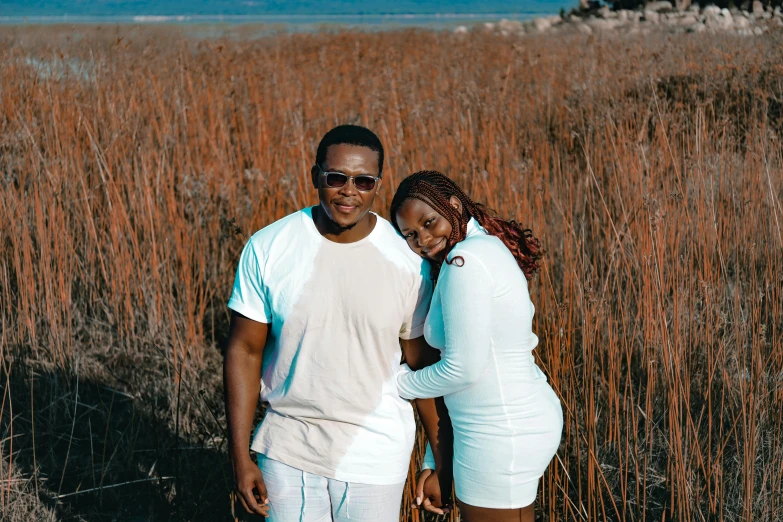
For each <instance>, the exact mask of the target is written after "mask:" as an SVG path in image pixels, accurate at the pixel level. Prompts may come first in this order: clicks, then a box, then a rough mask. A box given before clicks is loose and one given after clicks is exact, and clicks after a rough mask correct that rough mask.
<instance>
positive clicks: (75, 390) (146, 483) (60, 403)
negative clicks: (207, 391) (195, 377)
mask: <svg viewBox="0 0 783 522" xmlns="http://www.w3.org/2000/svg"><path fill="white" fill-rule="evenodd" d="M3 363H4V364H3V367H2V368H0V379H1V381H0V382H2V383H3V387H6V383H7V384H8V386H7V387H6V389H7V391H6V392H4V393H3V395H4V399H3V401H2V402H3V409H2V413H1V414H0V448H1V449H2V458H3V459H4V460H5V461H7V460H8V455H9V454H10V455H11V456H12V459H13V466H14V468H15V469H16V471H17V472H18V473H21V474H22V476H25V477H30V476H33V477H34V478H35V483H36V490H37V492H38V497H39V499H40V500H41V501H42V502H44V503H45V504H48V505H49V506H52V507H54V508H55V509H56V511H57V515H58V519H60V520H84V521H89V522H98V521H110V520H111V521H114V520H122V521H142V520H144V521H157V520H173V521H186V520H187V521H190V520H193V521H196V520H210V521H220V520H225V521H231V520H234V518H233V517H232V515H231V504H230V499H229V491H230V489H231V470H230V466H229V462H228V458H227V456H226V451H225V445H224V443H223V439H222V437H220V436H217V437H213V438H212V439H211V440H210V439H209V438H207V437H202V438H203V439H204V440H203V441H202V442H200V443H195V444H194V443H193V440H197V439H198V438H197V437H190V440H185V439H184V438H183V437H178V436H177V434H176V430H172V429H171V428H170V424H171V422H170V421H167V419H164V418H156V416H155V414H154V412H156V411H158V412H160V411H164V412H165V411H169V410H168V403H169V399H168V398H167V397H151V398H150V397H146V394H140V395H139V396H135V395H131V394H128V393H126V392H124V391H121V390H118V389H116V388H115V387H111V386H109V385H107V384H106V383H103V382H100V381H98V380H95V379H89V378H82V377H79V376H78V374H77V372H75V371H73V372H66V371H62V370H44V369H41V368H40V367H38V365H32V364H29V363H26V362H24V360H23V359H21V358H16V359H15V360H14V359H11V358H7V359H6V360H5V361H3ZM141 396H144V397H145V398H144V399H141V398H140V397H141ZM158 401H159V403H158ZM156 403H157V404H156ZM192 406H193V405H184V406H183V407H192ZM220 434H221V433H215V435H220ZM3 441H4V442H3ZM241 518H242V520H250V518H249V517H241ZM254 520H263V519H261V518H260V517H256V518H254Z"/></svg>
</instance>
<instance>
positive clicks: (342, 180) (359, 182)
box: [316, 163, 381, 192]
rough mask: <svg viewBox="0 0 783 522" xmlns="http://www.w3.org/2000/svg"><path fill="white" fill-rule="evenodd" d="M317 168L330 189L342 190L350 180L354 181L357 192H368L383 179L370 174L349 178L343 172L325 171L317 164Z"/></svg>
mask: <svg viewBox="0 0 783 522" xmlns="http://www.w3.org/2000/svg"><path fill="white" fill-rule="evenodd" d="M316 167H318V170H319V171H320V172H321V174H322V175H323V177H324V180H325V181H326V186H327V187H329V188H342V187H344V186H345V184H346V183H348V180H349V179H350V180H353V186H354V187H356V190H359V191H361V192H368V191H370V190H372V189H374V188H375V183H377V182H378V180H379V179H381V176H370V175H369V174H359V175H358V176H348V175H346V174H343V173H342V172H330V171H328V170H324V169H322V168H321V166H320V165H318V164H317V163H316Z"/></svg>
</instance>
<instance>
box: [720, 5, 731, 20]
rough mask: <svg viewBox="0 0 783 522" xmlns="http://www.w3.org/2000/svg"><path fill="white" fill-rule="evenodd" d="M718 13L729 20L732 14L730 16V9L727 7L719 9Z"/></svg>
mask: <svg viewBox="0 0 783 522" xmlns="http://www.w3.org/2000/svg"><path fill="white" fill-rule="evenodd" d="M720 14H721V15H723V16H724V17H725V18H726V19H728V20H731V19H732V16H731V11H729V10H728V9H726V8H725V7H724V8H723V9H721V10H720Z"/></svg>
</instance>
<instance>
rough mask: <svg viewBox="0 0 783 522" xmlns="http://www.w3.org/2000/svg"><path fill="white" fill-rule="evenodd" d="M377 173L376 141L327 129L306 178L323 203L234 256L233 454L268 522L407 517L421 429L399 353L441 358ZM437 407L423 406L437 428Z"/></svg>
mask: <svg viewBox="0 0 783 522" xmlns="http://www.w3.org/2000/svg"><path fill="white" fill-rule="evenodd" d="M382 172H383V146H382V145H381V142H380V140H379V139H378V137H377V136H376V135H375V134H373V133H372V132H371V131H369V130H368V129H365V128H364V127H359V126H354V125H341V126H339V127H336V128H334V129H332V130H330V131H329V132H328V133H327V134H326V135H325V136H324V137H323V139H322V140H321V143H320V144H319V146H318V151H317V153H316V159H315V165H313V167H312V170H311V175H312V182H313V186H314V187H315V188H316V189H317V190H318V195H319V199H320V204H319V205H318V206H316V207H313V208H307V209H304V210H301V211H299V212H296V213H294V214H291V215H289V216H287V217H285V218H283V219H281V220H279V221H277V222H275V223H273V224H271V225H269V226H267V227H265V228H264V229H262V230H261V231H259V232H257V233H256V234H255V235H254V236H253V237H252V238H251V239H250V241H249V242H248V243H247V245H246V246H245V249H244V251H243V252H242V256H241V258H240V261H239V266H238V269H237V273H236V279H235V282H234V288H233V292H232V295H231V298H230V300H229V303H228V306H229V308H230V309H231V310H232V311H233V312H232V325H231V333H230V336H229V341H228V347H227V352H226V358H225V365H224V381H225V393H226V411H227V419H228V428H229V438H230V440H229V452H230V457H231V461H232V464H233V467H234V476H235V481H236V490H237V494H238V498H239V500H240V502H241V503H242V505H243V506H244V507H245V509H246V510H247V511H248V512H251V513H257V514H260V515H264V516H268V517H269V518H270V520H271V521H272V522H294V521H296V522H299V521H322V520H323V521H328V520H334V521H343V520H352V521H359V522H369V521H378V522H397V520H399V507H400V502H401V498H402V492H403V486H404V483H405V478H406V476H407V472H408V465H409V459H410V454H411V450H412V447H413V442H414V433H415V424H414V420H413V413H412V409H411V406H410V404H409V403H408V402H407V401H404V400H403V399H401V398H400V397H399V396H398V393H397V387H396V384H395V380H394V375H395V372H396V371H397V368H398V365H399V362H400V357H401V352H400V348H401V345H402V349H403V351H404V353H405V358H406V361H407V362H408V364H409V365H411V364H412V365H413V366H418V367H422V366H424V365H426V364H427V363H431V362H433V354H434V353H435V352H434V350H431V349H429V348H428V347H427V346H426V343H424V342H423V340H422V332H423V326H424V320H425V318H426V314H427V310H428V308H429V300H430V296H431V292H432V283H431V281H430V279H429V266H427V265H426V264H424V262H423V261H422V260H421V258H419V257H418V256H416V255H415V254H413V252H411V250H410V249H409V248H408V246H407V245H406V243H405V241H404V240H403V239H402V238H401V237H399V236H398V235H397V233H396V232H395V231H394V229H393V228H392V226H391V224H390V223H389V222H387V221H386V220H384V219H382V218H381V217H379V216H377V215H376V214H374V213H372V212H370V208H371V207H372V204H373V200H374V199H375V196H376V195H377V194H378V192H379V191H380V188H381V184H382ZM434 357H435V359H437V356H434ZM262 367H263V372H262ZM259 393H260V396H261V399H262V400H263V401H264V402H265V403H266V404H267V410H266V415H265V417H264V420H263V422H262V423H261V425H260V426H259V427H258V429H257V430H256V432H255V435H254V436H253V441H252V446H251V447H252V449H253V450H254V451H256V452H257V453H258V454H259V459H258V465H256V463H254V462H253V461H252V460H251V458H250V455H249V451H248V446H250V440H249V439H250V432H251V429H252V421H253V414H254V412H255V408H256V406H257V399H258V397H259ZM434 404H435V403H434V402H433V401H422V402H420V403H418V405H419V406H418V407H419V412H420V416H421V417H422V419H423V421H424V423H425V427H426V429H427V430H428V433H429V432H430V431H431V430H437V429H438V414H437V410H436V408H435V405H434ZM434 449H435V453H436V460H438V461H440V458H439V455H438V454H439V451H438V449H437V448H434Z"/></svg>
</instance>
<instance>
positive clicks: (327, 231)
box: [313, 205, 377, 244]
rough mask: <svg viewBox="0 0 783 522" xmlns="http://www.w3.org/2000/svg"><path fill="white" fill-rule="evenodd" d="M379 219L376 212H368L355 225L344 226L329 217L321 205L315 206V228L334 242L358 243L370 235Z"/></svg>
mask: <svg viewBox="0 0 783 522" xmlns="http://www.w3.org/2000/svg"><path fill="white" fill-rule="evenodd" d="M376 221H377V219H376V217H375V214H373V213H372V212H367V214H366V215H365V216H364V217H363V218H362V219H360V220H359V221H357V222H356V224H355V225H353V226H351V227H348V228H343V227H340V226H339V225H338V224H337V223H335V222H334V221H332V220H331V219H329V216H327V215H326V212H324V210H323V209H322V208H321V206H320V205H318V206H316V207H313V222H315V228H316V229H318V232H319V233H320V234H321V235H322V236H323V237H324V238H326V239H328V240H329V241H332V242H333V243H343V244H347V243H356V242H357V241H361V240H362V239H364V238H366V237H367V236H369V235H370V233H371V232H372V231H373V229H374V228H375V222H376Z"/></svg>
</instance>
